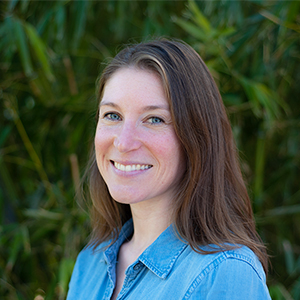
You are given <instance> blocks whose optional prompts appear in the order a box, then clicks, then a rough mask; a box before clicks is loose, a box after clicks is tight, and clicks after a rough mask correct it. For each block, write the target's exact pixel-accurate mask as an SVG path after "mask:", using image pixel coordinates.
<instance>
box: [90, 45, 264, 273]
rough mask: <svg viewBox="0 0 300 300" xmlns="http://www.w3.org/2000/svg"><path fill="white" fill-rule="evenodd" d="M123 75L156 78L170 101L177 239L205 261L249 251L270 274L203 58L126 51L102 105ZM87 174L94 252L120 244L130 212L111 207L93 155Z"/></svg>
mask: <svg viewBox="0 0 300 300" xmlns="http://www.w3.org/2000/svg"><path fill="white" fill-rule="evenodd" d="M123 68H137V69H141V70H147V71H152V72H155V73H156V74H158V75H159V77H160V78H161V80H162V83H163V87H164V89H165V93H166V96H167V99H168V101H169V106H170V112H171V116H172V121H173V124H174V128H175V132H176V134H177V137H178V139H179V141H180V143H181V145H182V149H183V152H184V155H185V159H186V171H185V173H184V175H183V178H182V180H181V182H180V185H179V186H178V191H177V195H176V197H175V199H174V216H173V219H174V223H173V224H174V227H175V229H176V232H177V233H178V236H179V237H180V238H181V239H182V240H184V241H186V242H187V243H188V244H189V245H190V246H191V247H192V249H193V250H194V251H196V252H199V253H204V254H208V253H211V252H218V251H224V250H229V249H232V248H235V247H239V246H241V245H245V246H247V247H249V248H250V249H251V250H252V251H253V252H254V253H255V254H256V255H257V257H258V258H259V260H260V261H261V263H262V265H263V267H264V269H265V271H266V273H267V264H268V258H267V254H266V250H265V246H264V245H263V243H262V242H261V239H260V237H259V236H258V234H257V232H256V228H255V222H254V217H253V212H252V207H251V202H250V199H249V196H248V193H247V189H246V186H245V183H244V180H243V177H242V173H241V170H240V165H239V159H238V152H237V149H236V146H235V143H234V139H233V135H232V130H231V126H230V123H229V120H228V117H227V114H226V111H225V108H224V105H223V101H222V98H221V96H220V93H219V90H218V87H217V85H216V83H215V81H214V79H213V78H212V76H211V74H210V72H209V70H208V68H207V66H206V65H205V63H204V62H203V60H202V59H201V57H200V56H199V55H198V53H197V52H196V51H195V50H194V49H193V48H192V47H190V46H189V45H187V44H186V43H184V42H182V41H178V40H176V41H175V40H168V39H156V40H153V41H148V42H143V43H139V44H135V45H131V46H127V47H126V48H124V49H123V50H121V51H120V52H119V53H118V54H117V55H116V57H115V58H113V59H112V61H111V62H110V63H109V64H108V66H107V67H106V68H105V69H104V71H103V73H102V75H101V76H100V77H99V79H98V80H97V89H96V96H97V99H98V100H99V103H100V102H101V99H102V96H103V91H104V88H105V84H106V82H107V81H108V80H109V79H110V78H111V77H112V76H113V75H114V74H115V73H116V72H117V71H118V70H120V69H123ZM97 115H98V114H97ZM86 174H87V176H88V183H89V192H90V196H91V199H92V203H93V205H92V208H91V215H92V227H93V233H92V237H91V240H90V243H89V245H90V246H91V247H93V248H94V249H96V248H97V247H98V246H99V245H100V243H102V242H104V241H108V240H111V241H112V242H113V241H115V240H116V239H117V238H118V235H119V233H120V230H121V228H122V226H123V224H124V223H125V222H126V221H127V220H129V219H130V218H131V211H130V207H129V205H127V204H121V203H118V202H116V201H115V200H114V199H112V197H111V195H110V193H109V191H108V188H107V185H106V183H105V181H104V180H103V178H102V176H101V174H100V172H99V170H98V167H97V163H96V159H95V151H94V149H93V151H92V155H91V158H90V163H89V167H88V168H87V170H86ZM210 245H214V247H209V246H210ZM203 246H206V247H203ZM215 246H217V247H215Z"/></svg>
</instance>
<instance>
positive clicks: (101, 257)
mask: <svg viewBox="0 0 300 300" xmlns="http://www.w3.org/2000/svg"><path fill="white" fill-rule="evenodd" d="M132 232H133V225H132V221H131V220H130V221H128V222H127V223H126V224H125V225H124V226H123V228H122V231H121V233H120V236H119V238H118V240H117V241H116V242H115V243H114V244H112V245H111V246H110V247H109V248H105V249H103V247H105V246H107V245H108V243H104V244H102V245H100V247H99V249H98V250H96V251H95V252H93V250H92V249H91V248H85V249H83V251H81V253H80V254H79V256H78V258H77V261H76V264H75V267H74V271H73V274H72V278H71V281H70V284H69V292H68V296H67V300H86V299H88V300H96V299H97V300H106V299H107V300H108V299H110V298H111V296H112V294H113V290H114V287H115V282H116V263H117V257H118V251H119V248H120V246H121V245H122V243H123V242H124V241H125V240H126V239H127V238H129V237H130V236H131V235H132ZM101 249H102V250H101ZM125 275H126V276H125V279H124V283H123V287H122V289H121V291H120V293H119V295H118V297H117V299H128V300H146V299H147V300H148V299H150V300H152V299H162V300H166V299H172V300H176V299H199V300H200V299H201V300H204V299H207V300H220V299H228V300H236V299H243V300H245V299H249V300H250V299H251V300H263V299H271V298H270V295H269V292H268V288H267V286H266V277H265V273H264V270H263V268H262V265H261V263H260V262H259V260H258V258H257V257H256V255H255V254H254V253H253V252H252V251H251V250H250V249H249V248H247V247H245V246H242V247H240V248H237V249H235V250H230V251H224V252H219V253H214V254H205V255H203V254H199V253H196V252H195V251H193V250H192V249H191V247H190V246H188V245H187V244H186V243H184V242H183V241H181V240H179V239H178V237H177V235H176V234H175V232H174V229H173V226H170V227H168V228H167V229H166V230H165V231H164V232H163V233H162V234H161V235H160V236H159V237H158V238H157V239H156V241H155V242H154V243H153V244H151V245H150V246H149V247H148V248H147V249H146V250H145V251H144V252H143V253H142V254H141V255H140V256H139V258H138V259H137V260H136V261H135V262H134V263H133V264H132V265H130V266H129V267H128V268H127V270H126V272H125Z"/></svg>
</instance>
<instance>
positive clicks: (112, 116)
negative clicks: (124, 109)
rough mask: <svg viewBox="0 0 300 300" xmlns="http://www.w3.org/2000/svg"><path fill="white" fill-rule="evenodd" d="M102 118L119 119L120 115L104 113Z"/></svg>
mask: <svg viewBox="0 0 300 300" xmlns="http://www.w3.org/2000/svg"><path fill="white" fill-rule="evenodd" d="M104 119H108V120H112V121H119V120H120V116H119V115H117V114H115V113H107V114H105V115H104Z"/></svg>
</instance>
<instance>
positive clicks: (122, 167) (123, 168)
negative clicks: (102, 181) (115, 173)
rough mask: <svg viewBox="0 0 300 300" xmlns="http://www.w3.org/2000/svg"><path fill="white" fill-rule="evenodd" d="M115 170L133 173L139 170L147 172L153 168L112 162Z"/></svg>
mask: <svg viewBox="0 0 300 300" xmlns="http://www.w3.org/2000/svg"><path fill="white" fill-rule="evenodd" d="M112 163H113V164H114V166H115V168H116V169H118V170H120V171H124V172H133V171H140V170H148V169H150V168H152V167H153V165H143V164H132V165H123V164H121V163H118V162H116V161H112Z"/></svg>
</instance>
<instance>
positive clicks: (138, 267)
mask: <svg viewBox="0 0 300 300" xmlns="http://www.w3.org/2000/svg"><path fill="white" fill-rule="evenodd" d="M140 268H141V264H140V263H138V264H136V265H135V266H134V267H133V270H135V271H137V270H139V269H140Z"/></svg>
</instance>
